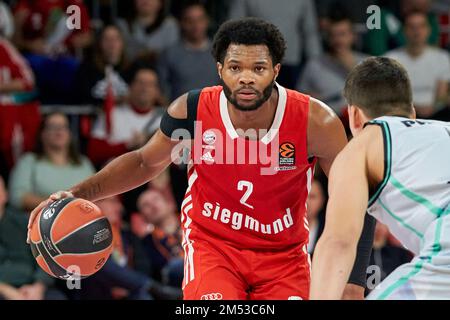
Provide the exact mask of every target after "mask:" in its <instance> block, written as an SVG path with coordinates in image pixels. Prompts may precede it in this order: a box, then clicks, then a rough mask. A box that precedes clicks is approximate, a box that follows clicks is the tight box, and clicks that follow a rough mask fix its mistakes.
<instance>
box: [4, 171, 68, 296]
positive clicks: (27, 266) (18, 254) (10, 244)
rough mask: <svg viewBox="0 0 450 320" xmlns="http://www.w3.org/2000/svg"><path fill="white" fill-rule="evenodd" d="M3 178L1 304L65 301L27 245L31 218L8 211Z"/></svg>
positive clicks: (9, 209)
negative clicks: (4, 302)
mask: <svg viewBox="0 0 450 320" xmlns="http://www.w3.org/2000/svg"><path fill="white" fill-rule="evenodd" d="M6 201H7V193H6V190H5V186H4V183H3V179H2V178H1V177H0V300H42V299H47V300H53V299H58V300H59V299H65V297H64V295H63V294H62V293H61V292H59V291H57V290H56V289H55V288H54V287H53V285H54V282H55V281H54V279H53V278H51V277H50V276H49V275H47V274H46V273H45V272H44V271H43V270H42V269H41V268H40V267H39V266H38V264H37V263H36V260H35V259H34V257H33V255H32V253H31V250H30V247H29V246H28V245H27V244H26V242H25V241H24V239H26V234H27V224H28V217H27V216H25V215H23V214H20V213H18V212H13V211H12V210H11V208H8V207H6V206H5V205H6Z"/></svg>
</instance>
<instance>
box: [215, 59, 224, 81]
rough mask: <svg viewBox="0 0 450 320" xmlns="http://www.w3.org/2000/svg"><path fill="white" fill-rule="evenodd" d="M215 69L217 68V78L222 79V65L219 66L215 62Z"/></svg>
mask: <svg viewBox="0 0 450 320" xmlns="http://www.w3.org/2000/svg"><path fill="white" fill-rule="evenodd" d="M216 67H217V73H218V75H219V78H220V79H222V70H223V64H221V63H220V62H217V63H216Z"/></svg>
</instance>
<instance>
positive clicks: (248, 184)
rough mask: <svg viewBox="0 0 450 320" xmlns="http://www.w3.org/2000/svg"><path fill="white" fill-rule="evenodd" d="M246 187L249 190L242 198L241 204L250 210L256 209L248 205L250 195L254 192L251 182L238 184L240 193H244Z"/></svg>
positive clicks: (242, 181) (241, 181)
mask: <svg viewBox="0 0 450 320" xmlns="http://www.w3.org/2000/svg"><path fill="white" fill-rule="evenodd" d="M244 187H245V188H246V189H247V190H246V191H245V193H244V195H243V196H242V198H241V200H240V202H241V203H242V204H243V205H244V206H246V207H249V208H250V209H254V208H253V206H252V205H250V204H248V203H247V200H248V198H249V197H250V195H251V194H252V192H253V183H251V182H250V181H245V180H240V181H239V182H238V185H237V188H238V190H239V191H244Z"/></svg>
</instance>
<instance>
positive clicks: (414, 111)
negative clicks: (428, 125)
mask: <svg viewBox="0 0 450 320" xmlns="http://www.w3.org/2000/svg"><path fill="white" fill-rule="evenodd" d="M411 108H412V116H411V117H412V119H413V120H416V119H417V113H416V108H414V106H411Z"/></svg>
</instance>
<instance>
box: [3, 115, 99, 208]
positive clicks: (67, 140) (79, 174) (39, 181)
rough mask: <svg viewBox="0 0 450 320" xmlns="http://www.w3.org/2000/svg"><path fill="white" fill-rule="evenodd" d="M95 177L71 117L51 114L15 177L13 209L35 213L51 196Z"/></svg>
mask: <svg viewBox="0 0 450 320" xmlns="http://www.w3.org/2000/svg"><path fill="white" fill-rule="evenodd" d="M93 173H94V168H93V167H92V165H91V163H90V161H89V160H88V159H87V158H86V157H84V156H82V155H80V154H79V153H78V151H77V150H76V147H75V141H74V138H73V137H72V136H71V132H70V129H69V123H68V119H67V117H66V116H65V115H63V114H61V113H52V114H49V115H47V116H46V117H45V118H44V119H43V120H42V122H41V127H40V128H39V132H38V134H37V145H36V149H35V151H34V152H33V153H28V154H25V155H23V157H22V158H21V159H20V160H19V162H18V163H17V165H16V166H15V167H14V169H13V171H12V173H11V179H10V190H9V191H10V195H11V196H10V202H11V205H13V206H14V207H15V208H17V209H20V210H25V211H31V210H32V209H34V208H35V207H36V206H38V205H39V203H40V202H42V201H44V200H45V199H47V198H48V196H49V195H50V194H52V193H54V192H56V191H58V190H67V188H69V187H71V186H73V185H75V184H77V183H78V182H80V181H82V180H84V179H86V178H87V177H89V176H90V175H92V174H93Z"/></svg>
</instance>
